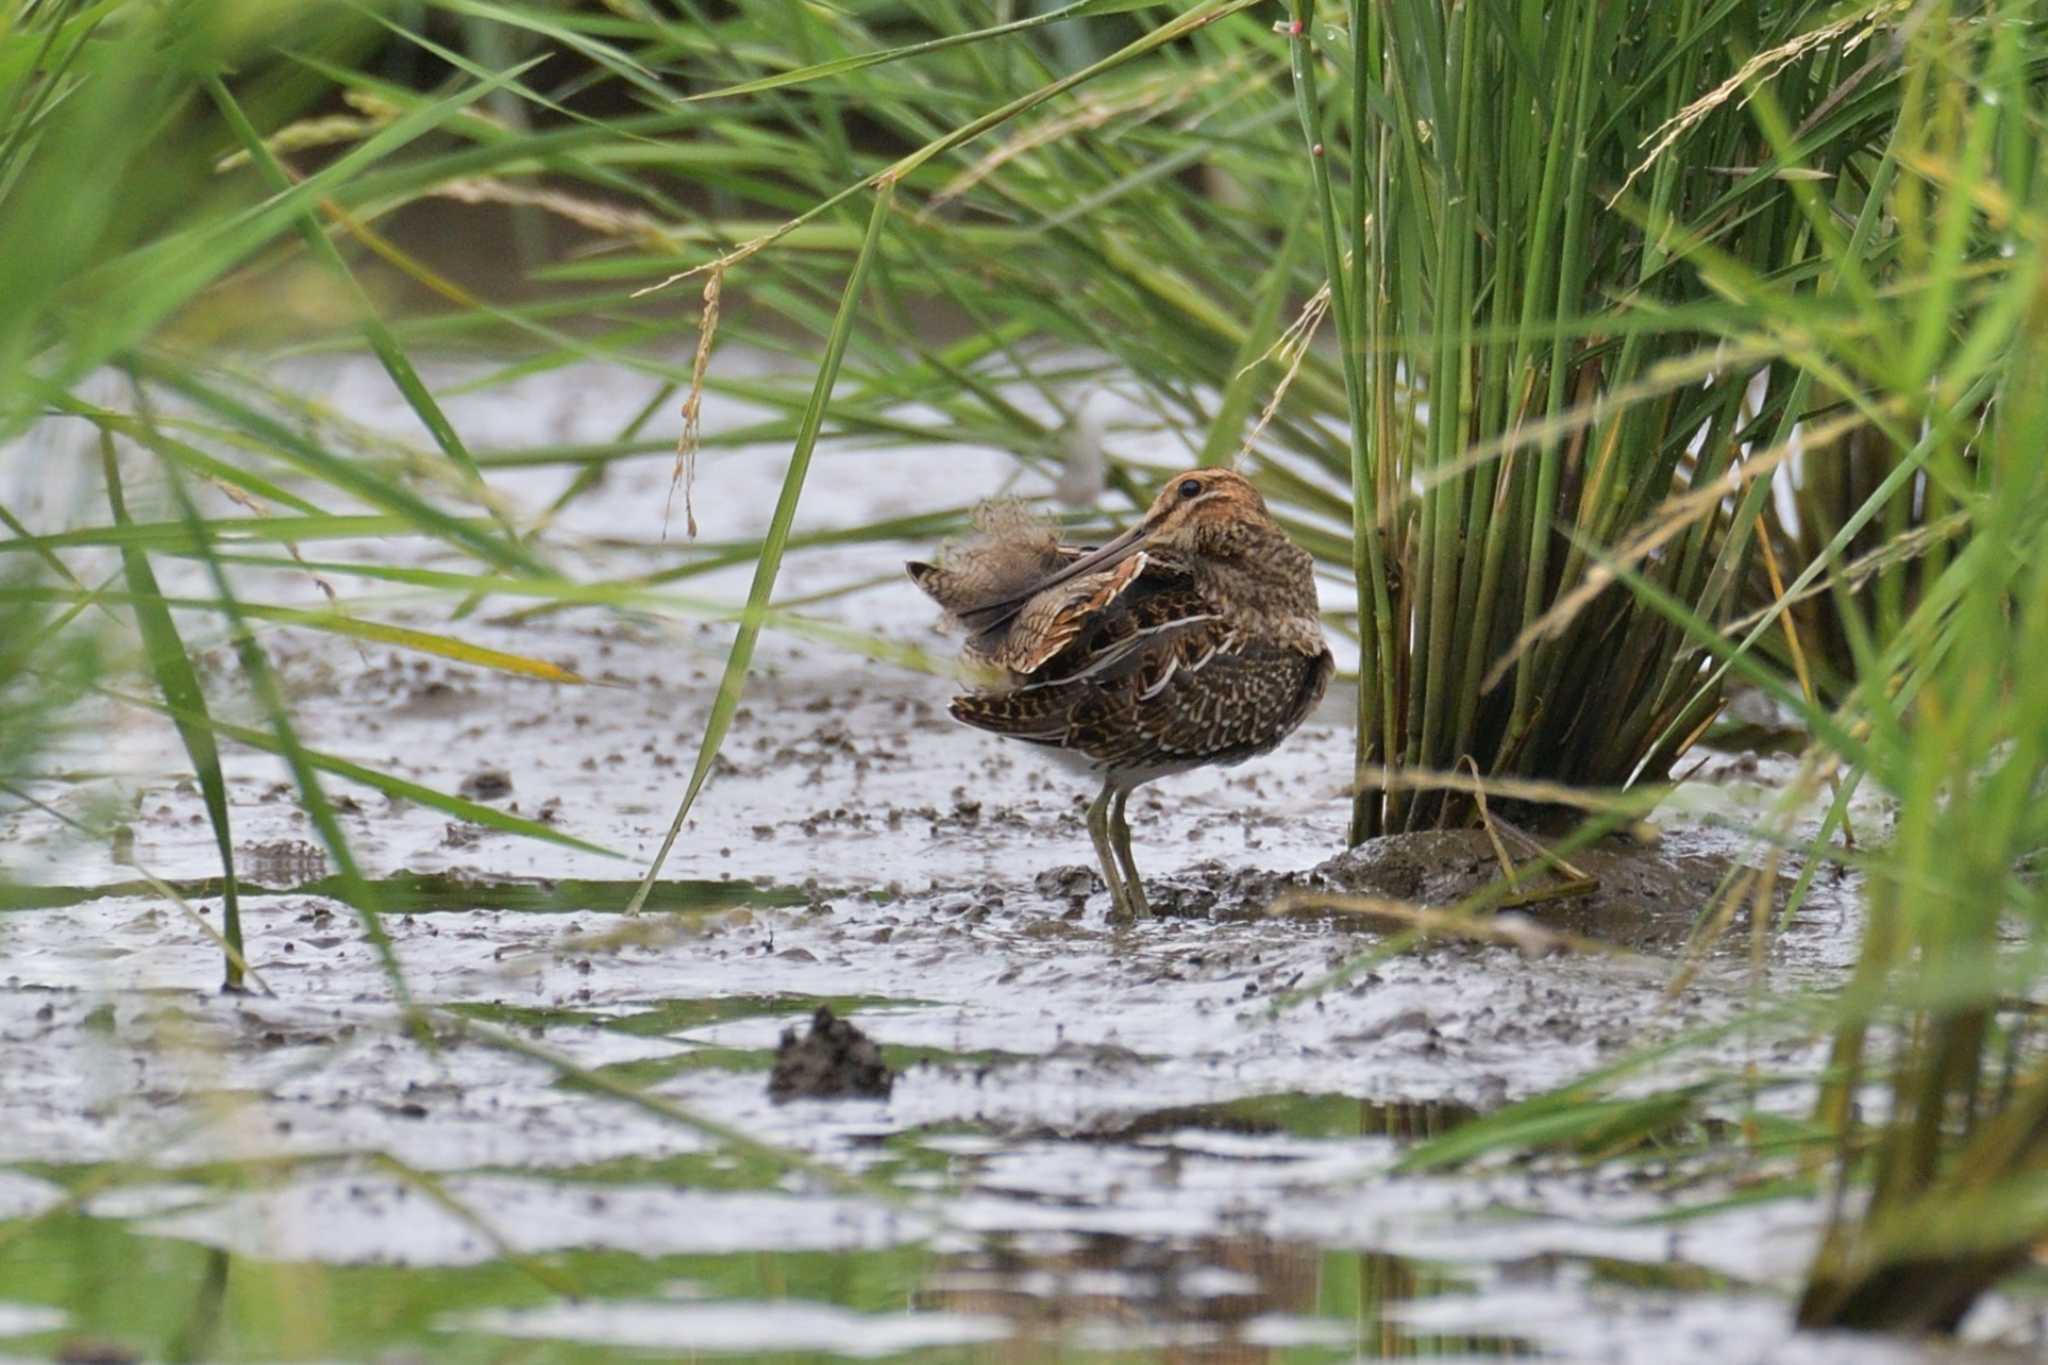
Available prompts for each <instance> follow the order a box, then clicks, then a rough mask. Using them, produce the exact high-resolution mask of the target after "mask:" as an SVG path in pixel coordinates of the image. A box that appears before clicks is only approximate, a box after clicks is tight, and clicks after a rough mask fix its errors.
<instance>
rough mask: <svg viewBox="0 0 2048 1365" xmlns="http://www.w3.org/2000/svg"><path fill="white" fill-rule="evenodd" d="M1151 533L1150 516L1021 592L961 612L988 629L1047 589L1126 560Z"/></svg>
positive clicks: (967, 620) (974, 624)
mask: <svg viewBox="0 0 2048 1365" xmlns="http://www.w3.org/2000/svg"><path fill="white" fill-rule="evenodd" d="M1151 533H1152V521H1151V519H1150V518H1147V519H1146V520H1144V521H1141V522H1139V523H1138V524H1137V525H1135V526H1133V527H1131V529H1130V530H1128V531H1126V532H1124V533H1123V534H1122V535H1120V536H1118V537H1117V538H1116V539H1115V540H1112V541H1110V542H1109V543H1108V544H1106V545H1102V546H1099V547H1098V548H1096V549H1093V550H1090V551H1089V552H1088V553H1087V554H1085V555H1082V556H1080V557H1079V558H1077V559H1074V560H1072V561H1070V562H1069V563H1067V564H1063V565H1061V566H1060V567H1059V568H1058V569H1055V570H1054V571H1053V572H1051V573H1049V574H1047V575H1046V576H1045V577H1044V578H1041V579H1039V580H1038V581H1037V582H1036V583H1033V584H1032V585H1031V586H1030V587H1028V588H1026V589H1024V590H1023V591H1022V592H1019V593H1014V594H1012V595H1011V596H1008V597H1003V598H999V599H997V600H996V601H994V602H984V603H983V604H982V605H980V606H978V607H970V608H968V609H967V610H966V611H963V612H960V613H959V616H960V619H961V620H962V621H963V622H965V623H966V624H967V625H969V626H971V627H973V628H974V629H976V630H988V629H991V628H992V627H995V626H997V625H1000V624H1001V623H1002V622H1003V621H1004V620H1006V619H1008V618H1009V617H1011V616H1014V615H1016V614H1017V612H1018V610H1019V609H1020V608H1022V607H1023V605H1024V604H1025V603H1026V602H1029V601H1030V600H1031V599H1032V598H1034V597H1036V596H1038V594H1040V593H1042V592H1044V591H1045V590H1046V589H1047V588H1056V587H1058V586H1059V585H1060V584H1062V583H1065V582H1067V581H1069V580H1071V579H1075V578H1079V577H1080V576H1081V575H1083V574H1090V573H1094V572H1095V571H1096V570H1098V569H1107V568H1111V567H1113V566H1115V565H1118V564H1121V563H1123V562H1124V561H1125V560H1126V559H1129V558H1130V557H1131V556H1132V555H1134V554H1136V553H1137V551H1138V547H1139V546H1140V545H1142V544H1144V543H1145V538H1146V537H1147V536H1149V535H1151Z"/></svg>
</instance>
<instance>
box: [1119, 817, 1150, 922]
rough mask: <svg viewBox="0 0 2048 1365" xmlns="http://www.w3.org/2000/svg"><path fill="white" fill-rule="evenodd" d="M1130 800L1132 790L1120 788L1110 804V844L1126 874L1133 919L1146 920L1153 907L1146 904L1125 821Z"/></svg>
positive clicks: (1127, 899) (1129, 831)
mask: <svg viewBox="0 0 2048 1365" xmlns="http://www.w3.org/2000/svg"><path fill="white" fill-rule="evenodd" d="M1130 799H1131V789H1130V788H1129V787H1118V788H1117V790H1116V796H1115V798H1114V799H1113V800H1111V801H1110V803H1109V842H1110V847H1111V848H1112V849H1114V850H1115V852H1116V861H1117V866H1118V867H1119V868H1121V869H1122V871H1123V874H1124V900H1125V903H1126V904H1127V905H1128V906H1129V907H1130V912H1131V918H1133V919H1145V918H1147V917H1148V916H1150V915H1151V913H1152V907H1151V906H1149V905H1147V904H1145V883H1144V880H1143V879H1142V878H1140V877H1139V876H1138V860H1137V859H1136V858H1134V857H1132V856H1131V826H1130V822H1129V821H1127V820H1126V819H1124V805H1125V803H1126V802H1128V801H1129V800H1130Z"/></svg>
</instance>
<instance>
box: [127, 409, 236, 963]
mask: <svg viewBox="0 0 2048 1365" xmlns="http://www.w3.org/2000/svg"><path fill="white" fill-rule="evenodd" d="M100 467H101V469H102V471H103V472H104V475H105V478H106V481H107V506H108V508H109V509H110V510H111V511H112V512H113V516H114V521H115V523H116V524H117V525H121V526H125V525H127V524H128V503H127V499H126V498H125V497H123V496H122V492H121V462H120V460H119V458H118V457H116V455H115V454H114V438H113V437H111V436H109V435H107V434H106V433H105V432H101V433H100ZM121 565H122V567H123V569H124V570H125V571H126V573H127V577H128V588H129V591H130V592H131V593H133V594H134V602H135V625H136V628H137V629H138V630H140V631H141V632H142V646H143V651H144V653H145V654H146V655H147V656H148V659H149V671H150V674H151V676H152V677H154V678H155V679H156V685H157V688H158V690H159V691H161V692H162V693H163V696H164V702H165V704H166V705H167V707H168V708H169V710H170V712H171V721H172V724H174V725H176V726H177V727H178V738H179V739H180V740H181V741H183V743H184V745H185V753H186V754H187V755H188V756H189V757H190V758H191V760H192V773H193V776H195V777H197V778H198V779H199V792H200V796H201V798H202V799H203V800H204V801H205V802H206V819H207V822H208V823H209V824H211V825H212V826H213V839H214V843H216V844H217V845H219V847H220V875H221V925H222V932H223V935H224V937H225V938H226V940H227V946H226V951H225V952H223V953H222V955H221V959H222V963H223V966H222V979H221V989H223V990H228V991H240V990H242V989H243V985H242V962H243V956H242V908H241V905H240V903H239V901H238V900H237V898H236V895H235V841H234V835H233V832H232V831H231V830H230V828H229V826H228V793H227V783H226V781H225V780H224V779H223V778H222V777H221V771H220V746H219V745H217V744H215V743H214V741H213V729H212V726H211V725H210V724H209V723H207V721H208V720H209V719H210V716H211V713H210V712H209V711H208V710H207V708H206V693H205V692H204V691H203V690H201V688H200V686H199V675H198V674H197V673H196V672H194V671H193V669H192V660H191V659H189V658H187V657H186V655H185V642H184V641H183V640H182V639H180V638H179V636H178V625H177V622H175V621H173V620H172V619H171V609H170V608H169V607H168V606H166V605H165V604H164V597H163V594H162V592H160V591H159V590H158V588H157V582H156V573H155V571H154V570H152V569H151V568H150V567H149V555H148V553H147V552H145V551H144V550H142V549H140V548H139V547H135V546H123V547H122V549H121Z"/></svg>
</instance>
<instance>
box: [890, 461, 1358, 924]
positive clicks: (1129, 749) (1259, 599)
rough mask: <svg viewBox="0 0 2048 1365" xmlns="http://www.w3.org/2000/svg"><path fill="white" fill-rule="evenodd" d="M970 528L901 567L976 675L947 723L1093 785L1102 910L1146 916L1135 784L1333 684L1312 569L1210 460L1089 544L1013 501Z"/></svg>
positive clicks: (1305, 708)
mask: <svg viewBox="0 0 2048 1365" xmlns="http://www.w3.org/2000/svg"><path fill="white" fill-rule="evenodd" d="M976 524H977V527H978V529H979V531H980V536H979V538H978V539H976V540H972V541H969V542H967V543H965V544H961V545H957V546H949V547H947V548H946V549H944V550H942V551H941V552H940V554H939V555H938V556H937V557H936V561H935V562H922V561H912V562H911V563H909V564H907V565H906V566H905V567H906V568H907V569H908V570H909V573H910V577H911V579H912V580H913V581H914V582H915V583H916V584H917V585H918V587H920V588H922V589H923V590H924V592H925V593H926V595H927V596H929V597H930V598H931V599H932V600H933V601H935V602H937V603H938V604H939V606H940V607H942V608H943V609H944V610H945V612H946V614H947V616H948V617H949V618H951V620H952V621H953V622H955V623H956V624H957V625H959V626H960V627H962V628H963V629H964V630H965V632H966V641H965V643H964V645H963V647H962V655H963V658H964V660H965V662H966V663H967V664H968V665H969V669H970V674H971V676H972V677H973V679H974V681H973V682H972V683H971V684H970V690H969V691H967V692H965V693H963V694H961V695H959V696H956V697H954V698H953V699H952V702H951V704H950V708H949V709H950V711H951V713H952V716H953V718H954V719H955V720H958V721H960V722H962V723H964V724H966V725H970V726H973V727H974V728H976V729H979V730H986V731H989V732H991V733H994V734H998V735H1005V736H1008V737H1009V738H1012V739H1019V740H1024V741H1026V742H1028V743H1031V744H1035V745H1039V746H1041V747H1044V748H1047V749H1050V750H1052V751H1053V752H1054V753H1055V754H1056V755H1057V756H1059V757H1061V758H1063V759H1065V760H1067V761H1068V762H1069V763H1071V764H1074V765H1077V766H1079V767H1081V768H1082V769H1084V770H1085V771H1087V772H1089V773H1091V774H1093V775H1095V776H1097V777H1099V778H1100V779H1101V782H1102V787H1101V791H1100V793H1099V794H1098V795H1097V796H1096V798H1095V800H1094V802H1093V803H1092V804H1091V805H1090V806H1089V808H1088V835H1089V838H1090V839H1091V840H1092V841H1093V843H1094V845H1095V856H1096V859H1097V861H1098V862H1099V863H1100V865H1101V868H1102V876H1103V881H1104V882H1105V883H1106V884H1107V885H1108V888H1109V895H1110V915H1111V918H1112V919H1114V920H1119V921H1129V920H1133V919H1142V918H1145V917H1146V916H1147V915H1149V913H1150V908H1149V906H1148V904H1147V902H1146V899H1145V888H1144V884H1143V882H1142V880H1141V879H1140V877H1139V875H1138V868H1137V864H1136V862H1135V861H1134V860H1133V857H1132V854H1131V831H1130V824H1129V821H1128V820H1127V818H1126V815H1125V807H1126V805H1127V804H1128V802H1129V800H1130V795H1131V793H1132V792H1133V791H1134V790H1136V789H1137V788H1138V787H1140V786H1142V785H1144V784H1145V783H1147V782H1151V781H1154V780H1156V779H1158V778H1161V777H1167V776H1170V775H1172V774H1175V773H1183V772H1187V771H1190V770H1191V769H1195V768H1201V767H1207V766H1210V765H1230V764H1236V763H1242V762H1243V761H1245V760H1246V759H1249V758H1254V757H1257V756H1258V755H1260V754H1264V753H1267V752H1270V751H1271V750H1272V749H1273V748H1274V747H1275V746H1276V745H1278V744H1279V743H1280V741H1282V740H1283V739H1285V738H1286V737H1287V736H1288V735H1290V734H1292V733H1293V732H1294V730H1295V728H1296V727H1298V726H1299V725H1300V724H1301V722H1302V721H1303V720H1304V719H1306V718H1307V716H1308V715H1309V713H1310V712H1312V711H1313V710H1314V709H1315V707H1316V704H1317V703H1318V702H1320V701H1321V700H1322V698H1323V693H1324V692H1325V691H1326V690H1327V689H1328V687H1329V685H1330V675H1331V673H1333V672H1334V671H1335V669H1336V663H1335V660H1334V659H1333V658H1332V657H1331V654H1330V647H1329V644H1328V642H1327V641H1326V640H1325V639H1324V637H1323V627H1322V620H1321V617H1320V615H1319V614H1318V611H1317V605H1316V583H1315V561H1314V560H1313V559H1312V558H1310V556H1309V554H1308V552H1307V551H1305V550H1303V549H1302V548H1301V547H1300V546H1298V545H1296V544H1295V543H1294V542H1293V541H1292V540H1290V539H1289V538H1288V536H1287V532H1286V531H1285V530H1283V529H1282V528H1281V526H1280V524H1279V523H1278V522H1276V521H1275V520H1274V519H1273V516H1272V513H1271V512H1269V511H1268V510H1267V509H1266V502H1265V499H1264V498H1262V497H1261V496H1260V495H1259V492H1258V490H1257V489H1256V488H1254V487H1253V486H1252V484H1251V481H1250V480H1248V479H1246V478H1245V477H1244V476H1243V475H1241V474H1238V473H1237V472H1235V471H1233V470H1229V469H1222V468H1207V469H1190V470H1187V471H1184V472H1183V473H1180V474H1176V475H1174V476H1173V477H1172V478H1170V479H1168V480H1167V481H1166V482H1165V484H1164V485H1163V486H1162V487H1161V488H1160V490H1159V493H1158V496H1157V497H1156V498H1154V499H1153V501H1152V504H1151V506H1150V508H1148V509H1147V511H1146V512H1145V515H1144V516H1143V517H1142V518H1141V519H1140V520H1139V521H1138V522H1137V523H1136V524H1135V525H1133V526H1132V527H1131V528H1130V529H1129V530H1127V531H1125V532H1124V533H1123V534H1122V535H1119V536H1117V537H1116V538H1115V539H1113V540H1110V541H1109V542H1107V543H1106V544H1104V545H1101V546H1099V547H1087V546H1073V545H1066V544H1062V543H1061V542H1060V540H1059V536H1058V532H1057V531H1056V530H1055V529H1054V528H1053V527H1052V526H1051V525H1050V524H1049V523H1045V522H1042V521H1037V520H1034V519H1033V518H1032V517H1031V516H1030V514H1029V513H1028V512H1026V511H1024V510H1023V509H1022V508H1020V507H1018V506H1017V505H1015V504H1008V505H1001V504H999V505H996V506H994V507H990V508H985V509H984V510H983V511H982V512H981V513H980V514H979V515H978V517H977V521H976Z"/></svg>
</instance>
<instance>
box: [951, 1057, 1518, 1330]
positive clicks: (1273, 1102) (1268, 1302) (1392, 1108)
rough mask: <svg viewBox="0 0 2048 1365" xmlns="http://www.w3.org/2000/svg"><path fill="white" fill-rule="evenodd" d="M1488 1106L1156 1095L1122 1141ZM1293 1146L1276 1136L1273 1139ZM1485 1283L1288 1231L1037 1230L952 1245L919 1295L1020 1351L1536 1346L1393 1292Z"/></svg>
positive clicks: (1399, 1137)
mask: <svg viewBox="0 0 2048 1365" xmlns="http://www.w3.org/2000/svg"><path fill="white" fill-rule="evenodd" d="M1473 1114H1474V1111H1473V1110H1471V1109H1470V1108H1468V1107H1465V1106H1462V1105H1457V1104H1450V1103H1444V1102H1438V1101H1429V1102H1423V1103H1414V1104H1406V1103H1392V1104H1384V1103H1375V1102H1371V1101H1364V1100H1359V1099H1355V1098H1352V1097H1348V1096H1339V1095H1302V1094H1289V1095H1269V1096H1260V1097H1256V1098H1252V1099H1245V1100H1237V1101H1232V1102H1229V1103H1225V1104H1215V1105H1200V1106H1187V1107H1181V1108H1174V1109H1163V1110H1157V1111H1153V1112H1150V1113H1146V1114H1142V1115H1139V1116H1136V1117H1134V1118H1132V1119H1131V1120H1129V1121H1128V1122H1127V1123H1125V1124H1121V1125H1119V1126H1118V1128H1117V1130H1116V1131H1115V1133H1114V1135H1113V1136H1114V1140H1115V1141H1117V1142H1120V1143H1123V1142H1133V1141H1136V1142H1139V1143H1142V1144H1144V1145H1145V1146H1146V1147H1154V1146H1159V1145H1164V1146H1166V1147H1168V1148H1169V1153H1170V1155H1169V1162H1170V1163H1171V1162H1172V1159H1173V1156H1174V1155H1177V1150H1176V1149H1175V1148H1174V1145H1173V1135H1174V1134H1175V1133H1192V1132H1221V1133H1229V1134H1233V1135H1244V1136H1271V1137H1276V1138H1312V1139H1323V1138H1346V1137H1348V1138H1360V1137H1364V1138H1376V1137H1377V1138H1390V1139H1393V1140H1395V1141H1397V1142H1402V1143H1406V1142H1413V1141H1418V1140H1421V1139H1424V1138H1430V1137H1435V1136H1438V1135H1440V1134H1442V1133H1445V1132H1448V1131H1449V1130H1450V1129H1452V1128H1454V1127H1456V1126H1457V1125H1458V1124H1460V1123H1463V1122H1465V1121H1466V1120H1468V1119H1470V1118H1471V1117H1473ZM1099 1136H1102V1135H1099ZM1285 1150H1286V1149H1283V1148H1279V1147H1276V1149H1275V1151H1274V1153H1272V1155H1274V1156H1281V1155H1282V1154H1283V1151H1285ZM1295 1150H1298V1149H1295ZM1212 1159H1214V1158H1212ZM1250 1159H1254V1160H1256V1159H1259V1158H1258V1157H1255V1156H1254V1157H1251V1158H1250ZM970 1183H971V1182H970ZM1011 1193H1013V1194H1014V1191H1011ZM1470 1289H1471V1286H1470V1285H1469V1284H1468V1283H1467V1282H1465V1281H1462V1280H1460V1279H1459V1278H1457V1277H1456V1276H1455V1275H1454V1274H1453V1273H1451V1272H1450V1271H1448V1270H1446V1269H1444V1268H1442V1267H1438V1266H1433V1265H1430V1264H1427V1263H1423V1262H1418V1261H1411V1260H1408V1259H1406V1258H1403V1257H1400V1256H1393V1255H1388V1254H1384V1253H1379V1252H1359V1251H1334V1250H1329V1249H1326V1248H1323V1247H1320V1246H1317V1245H1314V1244H1312V1243H1306V1242H1289V1241H1279V1240H1275V1239H1274V1238H1271V1237H1268V1236H1265V1235H1263V1234H1261V1233H1259V1232H1257V1231H1253V1230H1247V1231H1243V1232H1230V1233H1218V1234H1214V1235H1207V1236H1181V1237H1160V1236H1151V1237H1148V1236H1143V1235H1138V1234H1135V1233H1132V1234H1122V1233H1110V1232H1099V1231H1092V1232H1075V1231H1068V1232H1052V1233H1048V1232H1043V1231H1037V1232H1028V1233H1027V1232H1015V1233H1012V1234H1009V1235H1007V1236H1002V1235H997V1236H993V1237H990V1238H988V1239H987V1240H985V1241H984V1242H983V1244H982V1245H981V1246H979V1247H978V1248H976V1249H975V1250H973V1251H969V1252H962V1253H959V1254H956V1255H951V1256H947V1257H944V1258H942V1259H941V1260H940V1261H939V1262H938V1263H937V1264H936V1265H934V1266H933V1268H932V1269H931V1270H930V1271H929V1272H928V1273H927V1274H926V1275H925V1276H924V1278H923V1281H922V1283H921V1285H920V1287H919V1289H918V1290H917V1291H916V1293H915V1294H914V1295H913V1299H912V1301H913V1303H914V1305H915V1306H916V1307H918V1308H921V1309H931V1310H946V1311H950V1312H954V1313H965V1314H973V1315H975V1316H977V1317H982V1316H987V1317H997V1318H1001V1319H1004V1320H1006V1321H1009V1322H1010V1323H1012V1324H1014V1335H1013V1336H1012V1338H1011V1340H1010V1341H1009V1342H1007V1343H1005V1344H1003V1345H1001V1346H994V1347H988V1348H984V1349H983V1350H982V1351H980V1352H978V1353H977V1355H978V1357H979V1358H982V1359H988V1360H995V1361H1005V1362H1008V1361H1016V1362H1024V1361H1037V1360H1044V1359H1048V1358H1051V1357H1054V1356H1057V1355H1058V1354H1060V1353H1061V1352H1062V1351H1063V1350H1076V1349H1079V1350H1091V1351H1110V1352H1119V1353H1127V1352H1144V1353H1149V1354H1152V1355H1153V1356H1154V1357H1155V1358H1157V1359H1161V1360H1170V1361H1190V1362H1194V1361H1199V1362H1203V1363H1204V1365H1240V1363H1242V1365H1255V1363H1257V1362H1265V1361H1271V1360H1275V1359H1278V1358H1281V1357H1282V1356H1283V1355H1284V1356H1285V1358H1288V1359H1299V1358H1301V1353H1302V1350H1303V1348H1310V1350H1309V1354H1310V1355H1311V1356H1312V1357H1318V1358H1319V1357H1320V1355H1321V1352H1318V1351H1316V1350H1314V1349H1313V1348H1318V1347H1321V1348H1328V1349H1329V1351H1330V1354H1331V1356H1332V1357H1333V1358H1337V1357H1347V1358H1348V1357H1363V1358H1371V1359H1392V1358H1404V1357H1418V1356H1435V1357H1461V1356H1462V1357H1475V1356H1476V1357H1484V1358H1490V1359H1501V1358H1515V1357H1526V1356H1533V1355H1535V1354H1536V1352H1535V1351H1534V1350H1533V1349H1531V1348H1530V1347H1529V1346H1528V1345H1527V1344H1526V1343H1523V1342H1520V1341H1517V1340H1515V1339H1513V1338H1510V1337H1504V1336H1491V1335H1443V1334H1417V1333H1411V1332H1408V1331H1406V1330H1404V1329H1403V1328H1402V1327H1401V1326H1400V1324H1399V1323H1398V1322H1395V1321H1390V1320H1389V1315H1388V1312H1387V1309H1388V1306H1389V1305H1391V1304H1398V1303H1402V1302H1405V1301H1408V1300H1413V1299H1419V1298H1429V1297H1432V1296H1435V1295H1440V1294H1458V1293H1466V1292H1470Z"/></svg>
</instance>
